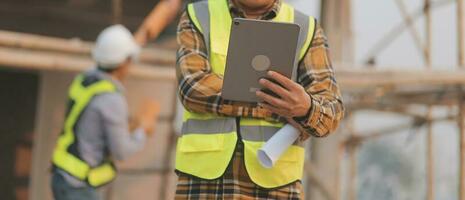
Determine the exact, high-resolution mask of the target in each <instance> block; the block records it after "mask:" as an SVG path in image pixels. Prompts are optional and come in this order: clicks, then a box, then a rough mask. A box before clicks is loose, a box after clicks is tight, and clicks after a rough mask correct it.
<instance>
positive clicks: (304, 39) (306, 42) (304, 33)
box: [294, 9, 317, 61]
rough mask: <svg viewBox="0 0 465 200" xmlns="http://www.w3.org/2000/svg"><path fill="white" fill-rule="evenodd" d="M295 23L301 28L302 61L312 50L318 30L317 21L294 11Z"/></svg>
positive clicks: (300, 58) (300, 47) (300, 56)
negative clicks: (311, 45)
mask: <svg viewBox="0 0 465 200" xmlns="http://www.w3.org/2000/svg"><path fill="white" fill-rule="evenodd" d="M294 23H296V24H298V25H299V26H300V37H299V49H300V54H299V60H300V61H301V60H302V59H303V58H304V56H305V55H306V54H307V52H308V50H309V49H310V44H311V43H312V41H313V36H314V35H315V30H316V24H317V23H316V19H315V18H314V17H312V16H308V15H306V14H304V13H302V12H300V11H298V10H295V9H294Z"/></svg>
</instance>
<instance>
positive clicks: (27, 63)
mask: <svg viewBox="0 0 465 200" xmlns="http://www.w3.org/2000/svg"><path fill="white" fill-rule="evenodd" d="M0 65H1V66H3V67H14V68H17V69H29V70H59V71H70V72H81V71H85V70H88V69H90V68H92V67H93V66H95V63H94V62H93V61H92V60H91V59H90V58H86V57H77V56H69V55H64V54H59V53H44V52H35V51H25V50H18V49H10V48H4V47H0ZM130 75H131V76H132V77H136V78H143V79H151V80H168V81H174V80H175V79H176V77H175V69H173V68H170V67H155V66H149V65H144V64H136V65H135V66H134V67H132V68H131V69H130Z"/></svg>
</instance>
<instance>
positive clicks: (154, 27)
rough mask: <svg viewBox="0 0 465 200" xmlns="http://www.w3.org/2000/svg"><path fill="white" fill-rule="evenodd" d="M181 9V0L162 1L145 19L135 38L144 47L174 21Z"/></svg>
mask: <svg viewBox="0 0 465 200" xmlns="http://www.w3.org/2000/svg"><path fill="white" fill-rule="evenodd" d="M180 8H181V0H162V1H160V2H159V3H158V4H157V5H156V6H155V7H154V8H153V10H152V11H151V12H150V14H149V15H148V16H147V17H146V18H145V20H144V22H143V23H142V25H141V26H140V27H139V29H138V30H137V32H136V33H135V34H134V37H135V39H136V41H137V43H139V45H141V46H143V45H145V44H146V43H147V41H149V40H153V39H155V38H157V37H158V35H160V33H161V32H162V31H163V30H164V29H165V28H166V26H168V24H170V23H171V21H173V19H174V18H175V17H176V15H177V14H178V11H179V9H180Z"/></svg>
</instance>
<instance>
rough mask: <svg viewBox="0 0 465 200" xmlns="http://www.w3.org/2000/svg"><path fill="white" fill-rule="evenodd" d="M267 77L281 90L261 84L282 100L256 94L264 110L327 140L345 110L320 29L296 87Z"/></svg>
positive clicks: (266, 82)
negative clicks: (263, 101) (263, 103)
mask: <svg viewBox="0 0 465 200" xmlns="http://www.w3.org/2000/svg"><path fill="white" fill-rule="evenodd" d="M270 75H271V78H273V79H275V80H276V81H278V82H279V83H281V85H283V87H281V86H279V85H276V84H274V83H272V82H269V81H266V80H262V81H261V83H262V84H263V85H264V86H265V87H267V88H269V89H271V90H273V91H274V92H275V93H277V94H279V95H280V96H281V98H275V97H272V96H270V95H267V94H265V93H262V92H258V95H259V97H260V98H262V99H263V100H265V101H266V102H267V103H268V104H265V105H264V107H266V108H267V109H269V110H271V111H273V112H274V113H277V114H279V115H280V116H283V117H286V118H287V119H288V121H290V122H291V123H292V124H294V125H297V126H300V127H299V128H300V129H301V130H303V131H304V132H306V133H308V134H310V135H313V136H315V137H324V136H327V135H328V134H329V133H331V132H333V131H334V130H335V129H336V128H337V127H338V124H339V122H340V121H341V119H342V117H343V115H344V106H343V103H342V96H341V92H340V91H339V87H338V84H337V83H336V78H335V75H334V70H333V68H332V65H331V60H330V57H329V48H328V41H327V38H326V36H325V34H324V32H323V29H322V28H321V27H320V26H318V27H317V30H316V32H315V36H314V39H313V41H312V43H311V46H310V49H309V51H308V52H307V54H306V55H305V58H304V63H303V65H300V66H299V69H298V81H297V82H298V83H295V82H293V81H291V80H289V79H288V78H286V77H284V76H282V75H280V74H278V73H272V74H270ZM294 122H297V123H294Z"/></svg>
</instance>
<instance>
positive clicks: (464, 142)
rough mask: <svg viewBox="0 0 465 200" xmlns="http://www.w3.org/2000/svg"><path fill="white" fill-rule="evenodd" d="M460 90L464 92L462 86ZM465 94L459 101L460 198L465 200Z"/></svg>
mask: <svg viewBox="0 0 465 200" xmlns="http://www.w3.org/2000/svg"><path fill="white" fill-rule="evenodd" d="M459 90H460V91H461V92H463V90H462V87H459ZM464 98H465V96H464V95H463V94H462V95H461V97H460V103H459V117H458V128H459V134H460V135H459V138H460V140H459V141H460V144H459V148H460V150H459V151H460V161H459V162H460V164H459V200H465V102H464Z"/></svg>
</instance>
